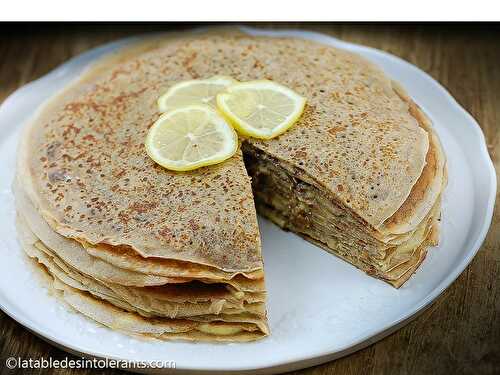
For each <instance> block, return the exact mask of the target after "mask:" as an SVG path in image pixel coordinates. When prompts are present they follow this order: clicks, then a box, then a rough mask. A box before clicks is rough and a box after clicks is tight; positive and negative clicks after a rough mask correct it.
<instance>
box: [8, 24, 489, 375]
mask: <svg viewBox="0 0 500 375" xmlns="http://www.w3.org/2000/svg"><path fill="white" fill-rule="evenodd" d="M244 30H245V31H246V32H249V33H252V34H259V35H269V36H293V37H299V38H307V39H312V40H316V41H318V42H321V43H324V44H328V45H332V46H335V47H340V48H345V49H347V50H350V51H353V52H356V53H359V54H361V55H363V56H365V57H366V58H368V59H369V60H371V61H373V62H375V63H376V64H378V65H379V66H381V67H382V68H383V69H384V70H385V72H386V73H387V74H388V75H389V76H390V77H391V78H393V79H395V80H396V81H399V82H400V83H401V84H402V85H403V86H404V87H405V88H406V89H407V91H408V93H409V94H410V96H411V97H412V98H414V100H415V101H416V102H417V103H418V104H419V105H420V106H421V107H422V108H423V110H424V111H425V112H426V113H427V114H428V115H429V117H430V118H431V119H432V121H433V123H434V126H435V128H436V130H437V132H438V134H439V136H440V138H441V141H442V143H443V146H444V149H445V152H446V155H447V158H448V168H449V183H448V186H447V188H446V191H445V194H444V199H443V220H442V235H441V244H440V245H439V247H437V248H432V249H430V251H429V253H428V256H427V259H426V260H425V261H424V263H423V265H422V266H421V267H420V268H419V270H418V271H417V272H416V274H415V275H414V276H413V277H412V278H411V279H410V280H409V281H408V282H407V283H406V284H405V285H404V286H403V287H402V288H401V289H399V290H396V289H394V288H392V287H390V286H389V285H387V284H385V283H383V282H381V281H377V280H375V279H373V278H371V277H368V276H366V275H365V274H363V273H362V272H360V271H358V270H357V269H355V268H354V267H352V266H350V265H349V264H347V263H345V262H343V261H341V260H339V259H337V258H336V257H334V256H332V255H329V254H327V253H326V252H325V251H323V250H321V249H319V248H317V247H315V246H313V245H311V244H309V243H308V242H305V241H303V240H302V239H300V238H299V237H297V236H295V235H294V234H291V233H286V232H283V231H281V230H279V229H278V228H277V227H276V226H274V225H272V224H271V223H269V222H267V221H265V220H260V229H261V232H262V238H263V245H264V260H265V271H266V282H267V287H268V290H269V302H268V312H269V323H270V328H271V331H272V334H271V336H270V337H269V338H266V339H264V340H261V341H258V342H255V343H246V344H209V343H185V342H159V341H158V342H156V341H152V342H146V341H141V340H137V339H133V338H130V337H128V336H125V335H123V334H120V333H117V332H114V331H112V330H110V329H107V328H104V327H101V326H98V325H97V324H95V323H94V322H92V321H90V320H88V319H86V318H85V317H83V316H82V315H79V314H75V313H71V312H68V311H67V310H66V309H65V308H63V307H61V306H60V304H59V302H57V301H56V300H55V299H54V298H53V297H51V296H49V295H48V293H47V291H46V290H45V289H44V288H42V287H41V286H39V283H38V281H37V279H36V277H35V275H33V273H32V271H31V269H30V267H29V264H27V262H26V259H25V257H24V255H23V254H22V251H21V249H20V246H19V244H18V242H17V240H16V235H15V226H14V219H15V210H14V202H13V196H12V194H11V190H10V185H11V182H12V179H13V176H14V166H15V153H16V145H17V141H18V136H19V130H20V129H21V127H22V125H23V123H25V122H26V120H27V119H28V118H29V116H30V115H31V114H32V113H33V111H34V110H35V108H36V107H37V106H39V105H40V104H41V103H42V102H43V101H44V100H45V99H46V98H48V97H49V96H51V95H53V94H54V93H56V92H57V91H58V90H59V89H61V88H62V87H64V86H65V85H67V84H68V82H70V81H71V80H72V79H74V78H75V77H77V76H78V74H79V73H80V72H81V71H82V70H83V69H84V68H85V67H86V66H87V65H88V64H89V63H90V62H92V61H94V60H95V59H96V58H97V57H99V56H101V55H103V54H105V53H108V52H110V51H112V50H114V49H116V48H118V47H120V46H122V45H124V44H126V43H129V42H130V40H131V39H127V40H122V41H119V42H115V43H111V44H108V45H105V46H103V47H100V48H98V49H95V50H92V51H89V52H87V53H84V54H82V55H80V56H78V57H76V58H74V59H72V60H70V61H68V62H67V63H65V64H64V65H62V66H60V67H59V68H57V69H56V70H54V71H52V72H51V73H50V74H48V75H46V76H44V77H42V78H40V79H38V80H36V81H34V82H32V83H30V84H28V85H26V86H24V87H22V88H21V89H19V90H17V91H16V92H15V93H14V94H12V95H11V96H10V97H9V98H7V99H6V100H5V102H4V103H3V104H2V105H1V107H0V207H1V208H2V215H1V216H0V252H1V253H0V257H1V259H2V261H1V262H0V275H1V276H0V307H1V308H2V309H3V310H4V311H5V312H6V313H7V314H9V315H10V316H11V317H13V318H14V319H15V320H17V321H18V322H20V323H21V324H23V325H24V326H26V327H28V328H29V329H30V330H32V331H33V332H35V333H37V334H38V335H40V336H42V337H43V338H45V339H46V340H48V341H50V342H52V343H54V344H55V345H57V346H59V347H61V348H64V349H66V350H68V351H71V352H73V353H82V354H85V355H88V356H95V357H107V358H115V359H126V360H135V361H155V360H172V361H175V362H176V367H177V371H179V370H185V371H186V372H191V371H203V372H205V371H214V372H218V373H220V372H222V371H234V372H241V371H244V370H249V371H255V372H259V373H270V372H278V371H285V370H292V369H297V368H303V367H307V366H311V365H314V364H318V363H322V362H326V361H328V360H332V359H335V358H338V357H340V356H342V355H346V354H348V353H350V352H353V351H354V350H357V349H360V348H362V347H364V346H367V345H369V344H371V343H373V342H375V341H377V340H379V339H381V338H382V337H384V336H386V335H388V334H389V333H391V332H393V331H394V330H396V329H397V328H399V327H401V326H402V325H403V324H404V323H406V322H408V321H409V320H410V319H411V318H412V317H414V316H416V314H417V313H418V312H420V311H422V310H423V309H424V308H425V307H426V306H427V305H429V304H430V303H431V302H432V301H433V300H434V299H435V298H436V297H437V296H439V294H440V293H442V292H443V290H444V289H445V288H447V287H448V286H449V285H450V284H451V283H452V282H453V281H454V280H455V279H456V278H457V276H458V275H459V274H460V273H461V272H462V271H463V270H464V268H465V267H466V266H467V265H468V264H469V262H470V261H471V260H472V258H473V256H474V255H475V254H476V252H477V250H478V249H479V247H480V245H481V243H482V242H483V240H484V237H485V235H486V232H487V230H488V227H489V225H490V222H491V217H492V213H493V205H494V200H495V193H496V177H495V170H494V168H493V165H492V162H491V160H490V158H489V155H488V152H487V149H486V145H485V140H484V136H483V134H482V132H481V130H480V128H479V126H478V125H477V123H476V122H475V121H474V119H473V118H472V117H471V116H470V115H469V114H468V113H467V112H466V111H464V110H463V109H462V108H461V107H460V106H459V105H458V104H457V102H456V101H455V100H454V99H453V98H452V97H451V96H450V94H449V93H448V92H447V91H446V90H445V89H444V88H443V87H442V86H440V85H439V84H438V83H437V82H436V81H434V80H433V79H432V78H431V77H430V76H428V75H427V74H425V73H424V72H422V71H421V70H419V69H418V68H416V67H415V66H413V65H411V64H409V63H407V62H405V61H403V60H401V59H400V58H397V57H395V56H392V55H390V54H388V53H385V52H382V51H379V50H375V49H372V48H368V47H363V46H359V45H354V44H350V43H346V42H342V41H339V40H337V39H334V38H332V37H329V36H326V35H322V34H318V33H312V32H304V31H294V30H286V31H264V30H259V29H253V28H244Z"/></svg>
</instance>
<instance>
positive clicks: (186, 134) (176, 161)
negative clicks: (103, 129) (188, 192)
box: [146, 105, 238, 171]
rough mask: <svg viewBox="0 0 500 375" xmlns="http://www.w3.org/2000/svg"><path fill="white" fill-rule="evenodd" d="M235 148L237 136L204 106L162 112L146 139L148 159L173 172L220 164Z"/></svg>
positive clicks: (224, 122) (219, 117) (216, 114)
mask: <svg viewBox="0 0 500 375" xmlns="http://www.w3.org/2000/svg"><path fill="white" fill-rule="evenodd" d="M237 148H238V136H237V134H236V132H235V131H234V129H233V128H232V127H231V125H229V124H228V123H227V122H226V120H224V118H223V117H222V116H220V115H219V114H218V113H217V112H216V111H215V110H214V109H212V108H210V107H209V106H207V105H190V106H185V107H182V108H177V109H174V110H172V111H168V112H165V113H164V114H163V115H161V116H160V118H159V119H158V120H157V121H156V122H155V123H154V124H153V126H152V127H151V129H150V130H149V133H148V136H147V138H146V151H147V153H148V155H149V156H150V157H151V158H152V159H153V160H154V161H155V162H157V163H158V164H160V165H161V166H163V167H165V168H167V169H172V170H174V171H189V170H192V169H196V168H200V167H203V166H206V165H211V164H217V163H220V162H222V161H224V160H226V159H228V158H230V157H231V156H233V155H234V153H235V152H236V150H237Z"/></svg>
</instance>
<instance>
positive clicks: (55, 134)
mask: <svg viewBox="0 0 500 375" xmlns="http://www.w3.org/2000/svg"><path fill="white" fill-rule="evenodd" d="M214 75H227V76H232V77H233V78H235V79H237V80H240V81H247V80H252V79H263V78H266V79H270V80H273V81H276V82H278V83H281V84H283V85H286V86H288V87H290V88H292V89H293V90H295V91H296V92H298V93H299V94H300V95H302V96H304V97H306V98H307V100H308V104H307V107H306V110H305V112H304V114H303V115H302V117H301V118H300V120H299V121H298V123H297V124H295V125H294V126H293V127H292V128H291V129H290V130H289V131H287V132H286V133H284V134H282V135H281V136H279V137H277V138H275V139H272V140H268V141H261V140H255V139H244V140H243V141H242V145H241V148H240V150H238V152H237V154H236V155H235V156H234V157H233V158H231V159H229V160H227V161H225V162H224V163H221V164H218V165H214V166H209V167H204V168H201V169H198V170H195V171H191V172H173V171H168V170H166V169H164V168H162V167H160V166H158V165H156V164H155V163H154V162H153V161H152V160H151V159H149V158H148V156H147V154H146V151H145V148H144V139H145V137H146V134H147V132H148V129H149V127H150V126H151V125H152V124H153V123H154V122H155V121H156V120H157V118H158V116H159V112H158V109H157V105H156V100H157V98H158V97H159V96H160V95H161V94H162V93H163V92H165V91H166V90H167V89H168V88H169V87H171V86H172V85H173V84H175V83H177V82H180V81H183V80H187V79H193V78H194V79H195V78H208V77H211V76H214ZM18 160H19V163H18V168H17V181H16V183H15V187H14V190H15V193H16V201H17V207H18V216H19V231H20V233H21V234H22V235H21V238H22V242H23V247H24V249H25V250H26V252H27V253H28V254H29V255H30V256H31V257H34V258H36V259H38V261H39V263H40V264H41V265H43V267H44V269H46V271H47V272H48V273H49V274H50V275H51V276H52V278H53V286H54V288H56V289H57V290H58V291H60V294H61V296H62V298H63V299H64V300H65V301H66V302H68V303H69V304H70V305H71V306H72V307H74V308H75V309H76V310H78V311H80V312H82V313H83V314H85V315H87V316H89V317H91V318H92V319H95V320H96V321H98V322H100V323H102V324H104V325H107V326H109V327H112V328H115V329H119V330H122V331H124V332H127V333H131V334H137V335H143V336H155V337H160V338H166V339H169V338H182V339H193V340H230V341H235V340H240V341H244V340H253V339H258V338H260V337H263V336H265V335H266V334H267V333H268V328H267V325H266V311H265V287H264V277H263V263H262V257H261V244H260V239H259V232H258V226H257V221H256V210H255V206H256V207H257V211H258V212H259V213H261V214H262V215H264V216H265V217H267V218H269V219H270V220H272V221H273V222H275V223H277V224H278V225H280V226H281V227H283V228H284V229H287V230H291V231H294V232H296V233H298V234H299V235H301V236H302V237H304V238H305V239H306V240H308V241H311V242H313V243H315V244H317V245H318V246H320V247H322V248H324V249H326V250H328V251H330V252H332V253H334V254H335V255H338V256H339V257H341V258H343V259H345V260H346V261H348V262H350V263H352V264H353V265H355V266H356V267H358V268H360V269H362V270H364V271H365V272H367V273H368V274H370V275H372V276H374V277H377V278H380V279H382V280H384V281H387V282H389V283H390V284H392V285H393V286H395V287H399V286H401V285H402V284H403V283H404V282H405V281H406V280H407V279H408V278H409V277H410V276H411V274H412V273H413V272H414V271H415V270H416V268H417V267H418V265H419V264H420V263H421V262H422V260H423V259H424V257H425V254H426V251H427V248H428V247H429V246H431V245H434V244H436V243H437V238H438V237H437V236H438V232H437V231H438V225H437V223H438V220H439V216H440V199H441V198H440V197H441V192H442V190H443V187H444V184H445V180H446V170H445V161H444V156H443V152H442V150H441V146H440V143H439V140H438V139H437V137H436V135H435V133H434V132H433V130H432V127H431V124H430V122H429V121H428V120H427V118H426V117H425V115H424V114H423V113H422V111H421V110H420V109H419V108H418V107H417V106H416V105H415V104H414V103H413V101H412V100H411V99H410V98H409V97H408V96H407V95H406V94H405V93H404V91H403V90H402V89H401V88H400V87H399V86H398V85H397V84H395V83H394V82H392V81H391V80H390V79H388V78H387V77H386V76H385V75H384V73H383V72H382V71H381V70H380V69H379V68H377V67H376V66H374V65H373V64H371V63H369V62H367V61H366V60H364V59H362V58H361V57H359V56H357V55H354V54H352V53H348V52H346V51H342V50H338V49H335V48H331V47H328V46H325V45H322V44H317V43H313V42H310V41H306V40H300V39H292V38H267V37H252V36H248V35H245V34H242V33H239V32H235V31H234V30H224V31H215V32H210V33H207V34H201V33H198V34H185V35H176V36H174V37H170V38H163V39H160V40H154V41H148V42H147V43H145V44H143V45H141V46H140V47H134V48H132V49H129V50H127V51H123V52H122V53H119V54H117V55H115V56H113V57H112V58H109V59H107V60H105V61H104V62H102V63H100V64H97V65H94V67H93V68H91V69H90V70H89V71H88V72H87V73H86V74H85V75H84V76H83V77H81V79H80V80H78V81H77V82H76V83H74V84H73V85H71V87H69V88H67V89H66V90H65V91H64V92H63V93H62V94H60V95H59V96H57V97H56V98H53V99H52V100H50V101H49V102H48V103H47V104H46V105H45V106H44V107H43V108H42V110H41V111H40V112H39V113H38V114H37V115H36V118H35V120H34V121H33V122H32V124H31V126H30V127H29V128H28V129H27V130H26V131H25V133H24V135H23V137H22V141H21V146H20V152H19V158H18ZM252 189H253V194H252ZM254 199H255V205H254ZM311 287H314V286H313V285H312V286H311Z"/></svg>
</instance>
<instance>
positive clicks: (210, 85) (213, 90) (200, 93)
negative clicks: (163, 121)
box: [158, 76, 238, 112]
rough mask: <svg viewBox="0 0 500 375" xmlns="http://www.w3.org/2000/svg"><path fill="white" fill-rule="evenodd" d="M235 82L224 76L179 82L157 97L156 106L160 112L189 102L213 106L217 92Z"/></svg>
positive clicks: (189, 103)
mask: <svg viewBox="0 0 500 375" xmlns="http://www.w3.org/2000/svg"><path fill="white" fill-rule="evenodd" d="M237 82H238V81H236V80H235V79H233V78H231V77H226V76H215V77H212V78H208V79H195V80H191V81H184V82H180V83H178V84H176V85H174V86H172V87H171V88H170V89H169V90H168V91H167V92H166V93H165V94H163V95H162V96H161V97H160V98H159V99H158V108H159V110H160V112H166V111H168V110H171V109H174V108H179V107H183V106H186V105H191V104H207V105H209V106H211V107H213V108H215V98H216V96H217V94H218V93H220V92H222V91H224V90H225V89H226V87H228V86H230V85H233V84H235V83H237Z"/></svg>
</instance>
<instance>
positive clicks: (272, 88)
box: [217, 80, 306, 139]
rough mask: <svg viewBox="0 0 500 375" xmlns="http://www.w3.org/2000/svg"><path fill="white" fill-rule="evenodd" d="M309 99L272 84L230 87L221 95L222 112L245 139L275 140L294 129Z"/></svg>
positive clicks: (249, 84)
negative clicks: (246, 137)
mask: <svg viewBox="0 0 500 375" xmlns="http://www.w3.org/2000/svg"><path fill="white" fill-rule="evenodd" d="M305 103H306V99H305V98H303V97H302V96H300V95H299V94H297V93H295V92H294V91H292V90H290V89H289V88H287V87H285V86H282V85H280V84H277V83H275V82H272V81H267V80H262V81H249V82H243V83H236V84H234V85H231V86H228V87H227V89H226V91H225V92H222V93H220V94H218V95H217V107H218V109H219V110H220V111H221V112H222V113H223V114H224V115H225V116H226V117H227V118H228V119H229V120H230V121H231V123H232V124H233V125H234V126H235V127H236V130H238V132H240V133H241V134H243V135H246V136H250V137H255V138H261V139H271V138H274V137H276V136H278V135H280V134H282V133H284V132H285V131H286V130H287V129H288V128H290V127H291V126H292V125H293V124H294V123H295V122H296V121H297V120H298V119H299V117H300V115H301V114H302V112H303V111H304V106H305Z"/></svg>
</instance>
